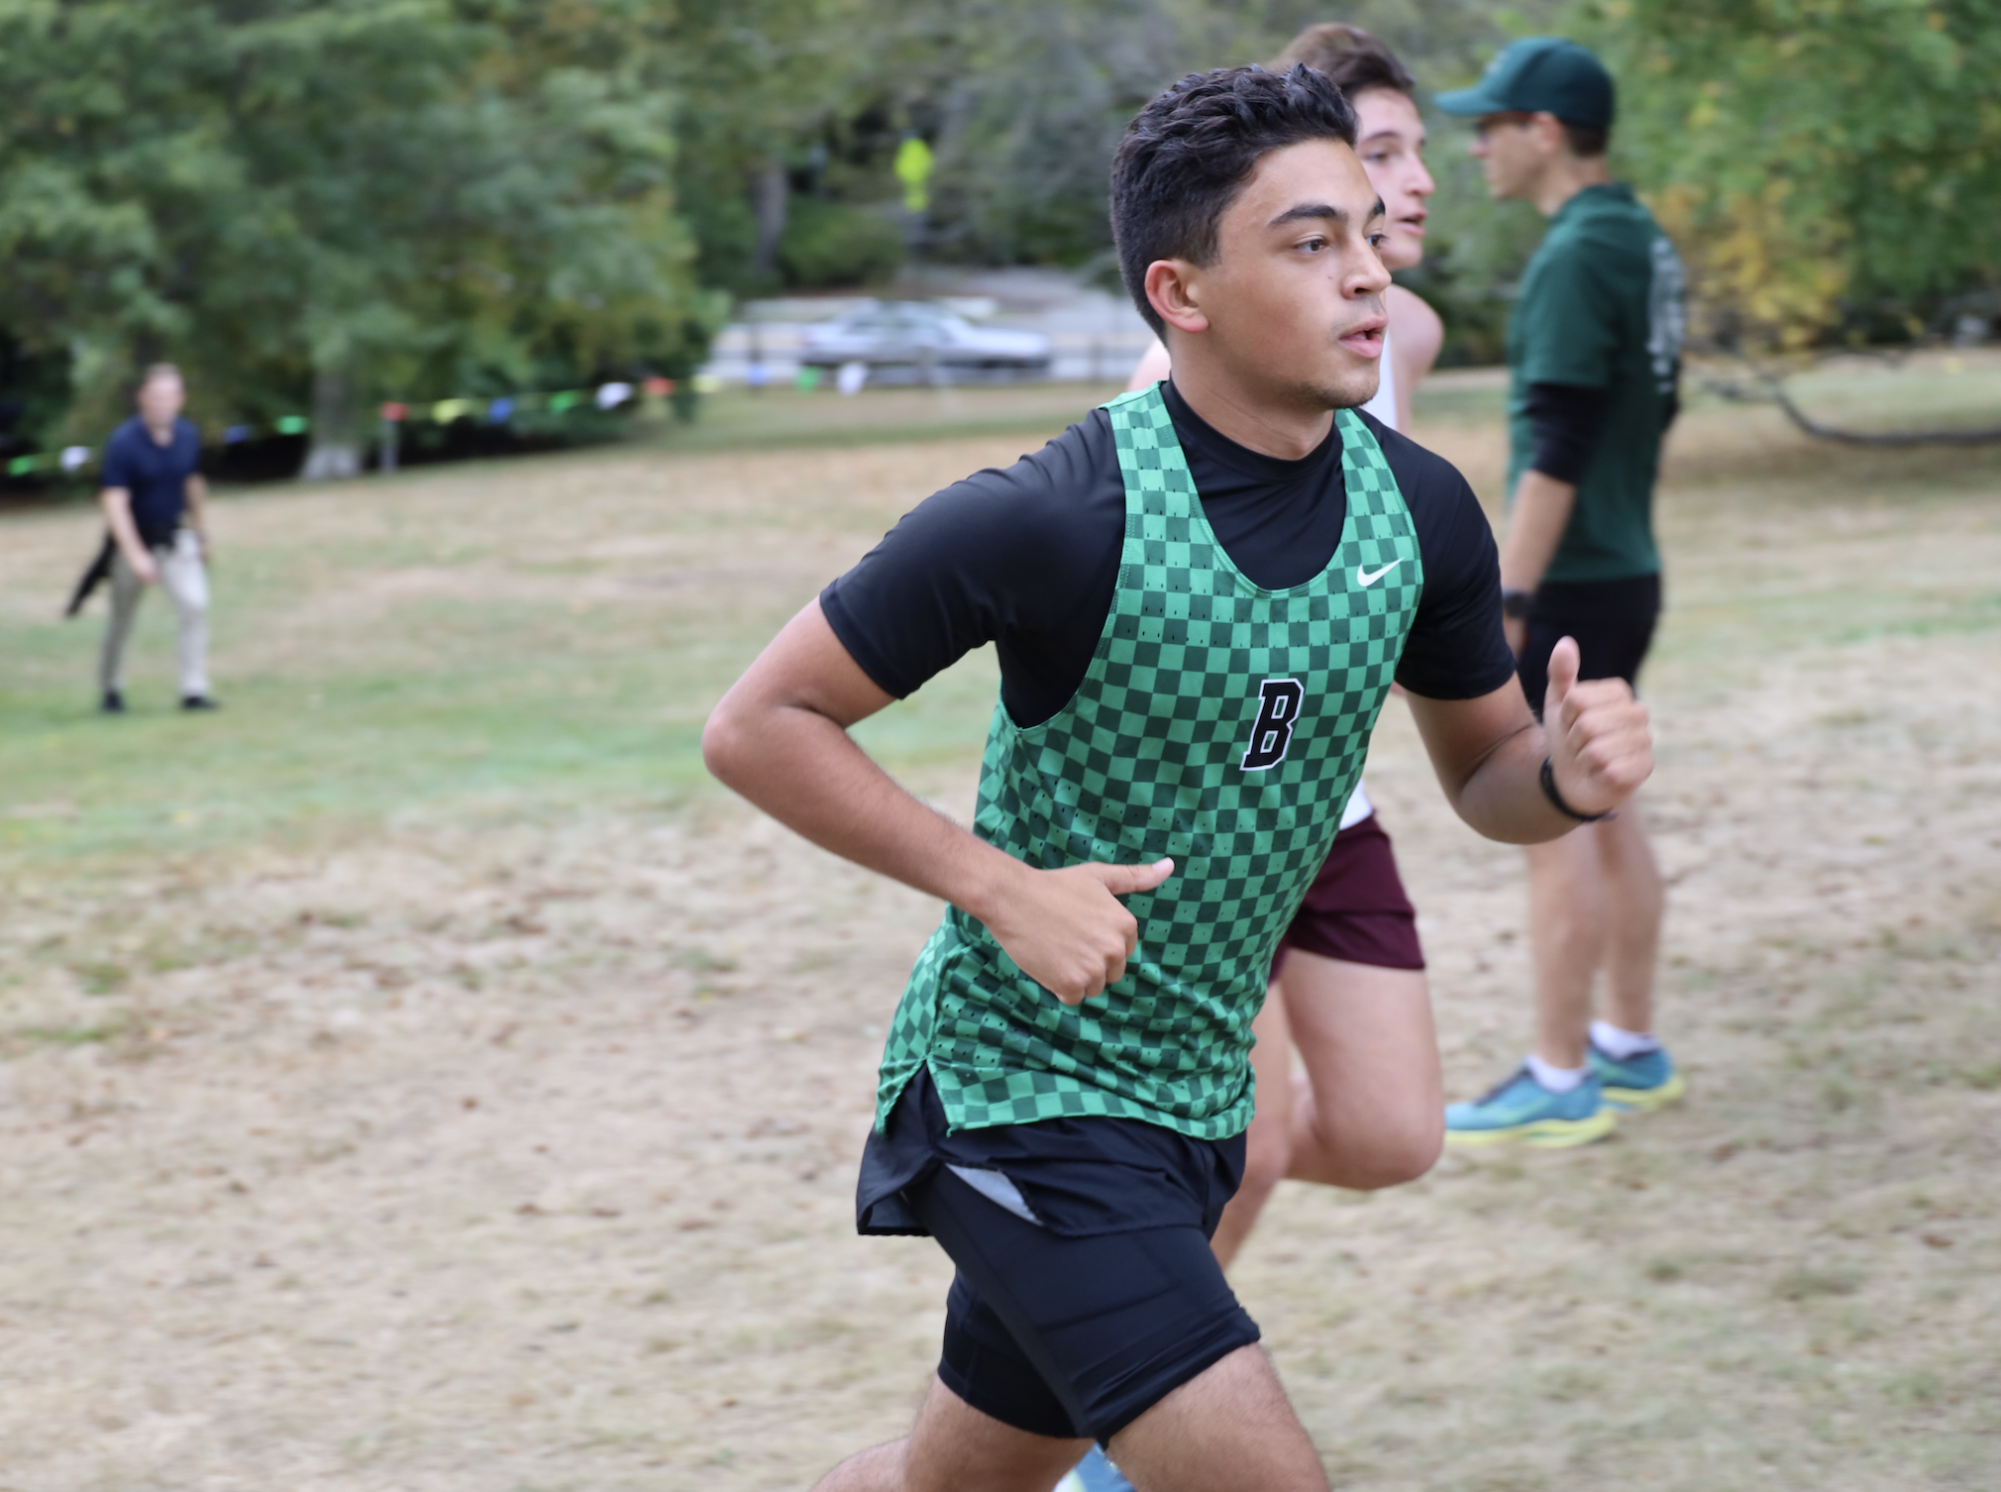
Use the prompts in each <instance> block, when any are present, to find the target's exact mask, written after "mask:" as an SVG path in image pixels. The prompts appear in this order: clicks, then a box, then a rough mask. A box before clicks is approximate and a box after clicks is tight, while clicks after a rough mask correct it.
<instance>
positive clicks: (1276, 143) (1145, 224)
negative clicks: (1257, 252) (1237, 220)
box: [1112, 66, 1355, 335]
mask: <svg viewBox="0 0 2001 1492" xmlns="http://www.w3.org/2000/svg"><path fill="white" fill-rule="evenodd" d="M1302 140H1344V141H1346V142H1347V143H1348V144H1350V145H1353V144H1354V143H1355V110H1354V106H1353V105H1351V104H1350V103H1349V102H1348V97H1347V95H1346V94H1344V93H1343V92H1342V91H1341V90H1340V89H1339V88H1336V87H1335V86H1334V85H1333V84H1332V83H1331V82H1329V81H1328V80H1327V79H1326V78H1325V77H1324V76H1323V75H1321V74H1320V73H1317V72H1315V71H1314V70H1313V69H1312V68H1310V67H1304V66H1300V67H1295V68H1293V69H1292V70H1291V71H1290V72H1287V73H1285V74H1284V75H1283V76H1280V75H1278V74H1275V73H1268V72H1266V71H1265V70H1264V69H1263V68H1261V67H1224V68H1218V69H1217V70H1216V71H1215V72H1209V73H1190V74H1189V75H1188V76H1187V77H1185V78H1183V79H1182V80H1181V81H1180V82H1178V83H1176V84H1175V85H1174V86H1173V87H1172V88H1170V89H1168V90H1167V91H1166V92H1165V93H1163V94H1161V95H1160V97H1158V98H1156V99H1155V100H1154V101H1153V102H1152V103H1150V104H1148V105H1147V106H1146V107H1145V108H1144V109H1142V110H1140V111H1139V115H1138V117H1136V118H1135V119H1134V120H1133V122H1132V124H1131V125H1130V126H1128V127H1127V129H1126V137H1125V139H1123V140H1121V141H1120V142H1119V149H1118V154H1116V155H1115V156H1113V158H1112V239H1113V242H1115V243H1116V244H1117V245H1118V251H1119V274H1120V275H1121V276H1122V277H1123V278H1124V280H1125V283H1126V293H1127V294H1128V295H1130V296H1131V297H1132V298H1133V304H1134V305H1135V306H1137V307H1139V313H1140V315H1142V316H1144V317H1145V318H1146V323H1147V325H1148V326H1151V327H1152V328H1153V329H1154V331H1155V332H1156V333H1159V334H1163V335H1164V333H1165V328H1164V326H1163V324H1162V322H1161V319H1160V316H1159V313H1158V312H1156V311H1155V310H1154V309H1153V306H1152V305H1151V304H1150V303H1149V302H1148V300H1147V298H1146V267H1147V266H1148V265H1149V264H1151V263H1153V262H1154V260H1156V259H1186V260H1188V261H1189V262H1190V263H1192V264H1213V263H1214V262H1215V258H1216V224H1217V222H1218V221H1219V220H1220V219H1221V218H1222V216H1223V214H1224V213H1225V212H1226V211H1228V209H1229V206H1230V203H1231V202H1232V201H1234V200H1235V198H1236V195H1237V192H1238V191H1239V189H1241V188H1242V186H1243V184H1244V183H1245V182H1246V181H1248V180H1249V179H1250V177H1251V173H1252V172H1253V171H1255V170H1256V169H1257V164H1258V161H1259V160H1260V159H1261V158H1262V157H1264V156H1266V155H1268V154H1270V153H1271V152H1272V151H1274V150H1282V149H1284V148H1285V147H1286V146H1288V145H1297V144H1298V143H1299V142H1300V141H1302Z"/></svg>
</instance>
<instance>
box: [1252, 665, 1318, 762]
mask: <svg viewBox="0 0 2001 1492" xmlns="http://www.w3.org/2000/svg"><path fill="white" fill-rule="evenodd" d="M1305 698H1306V691H1305V690H1304V689H1302V688H1300V687H1299V684H1298V681H1297V680H1294V679H1266V680H1265V681H1264V682H1263V683H1262V684H1260V685H1258V723H1257V724H1256V725H1254V726H1252V727H1251V744H1250V745H1249V747H1247V748H1246V749H1245V751H1244V762H1243V767H1244V770H1245V771H1246V772H1262V771H1264V770H1265V769H1266V768H1267V767H1275V766H1277V765H1278V764H1279V763H1280V762H1282V761H1284V760H1285V748H1286V747H1288V746H1290V745H1291V744H1292V728H1293V727H1294V726H1295V725H1297V724H1299V706H1300V704H1301V703H1302V702H1303V701H1304V700H1305Z"/></svg>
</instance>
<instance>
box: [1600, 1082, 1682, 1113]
mask: <svg viewBox="0 0 2001 1492" xmlns="http://www.w3.org/2000/svg"><path fill="white" fill-rule="evenodd" d="M1686 1092H1688V1083H1687V1081H1686V1080H1685V1079H1684V1078H1683V1077H1682V1075H1681V1074H1680V1073H1678V1072H1677V1073H1674V1074H1672V1075H1671V1076H1670V1077H1669V1078H1668V1080H1667V1081H1666V1082H1665V1083H1662V1084H1661V1085H1660V1086H1659V1087H1658V1088H1612V1087H1607V1088H1606V1089H1605V1102H1607V1103H1617V1104H1624V1105H1625V1106H1626V1107H1627V1108H1629V1109H1632V1110H1634V1111H1635V1112H1637V1113H1641V1114H1650V1113H1652V1112H1653V1111H1654V1110H1655V1109H1658V1108H1660V1107H1661V1106H1662V1105H1663V1104H1670V1103H1673V1102H1674V1101H1675V1100H1676V1099H1677V1098H1680V1097H1681V1096H1682V1094H1684V1093H1686Z"/></svg>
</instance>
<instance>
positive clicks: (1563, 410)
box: [1527, 383, 1609, 486]
mask: <svg viewBox="0 0 2001 1492" xmlns="http://www.w3.org/2000/svg"><path fill="white" fill-rule="evenodd" d="M1608 392H1609V391H1608V390H1606V389H1603V388H1584V387H1582V386H1581V385H1578V384H1574V383H1532V384H1530V385H1529V393H1528V405H1527V411H1528V417H1529V425H1530V427H1531V428H1532V429H1533V430H1534V431H1535V456H1534V458H1533V459H1532V460H1531V461H1530V462H1529V469H1530V470H1532V471H1539V472H1541V473H1542V474H1543V475H1544V476H1546V477H1549V478H1551V479H1552V480H1554V481H1558V482H1569V483H1571V484H1572V485H1573V486H1574V485H1575V484H1577V483H1578V482H1580V481H1582V480H1583V479H1584V467H1585V464H1586V463H1587V462H1589V461H1590V459H1591V450H1592V447H1593V446H1595V445H1596V444H1597V442H1598V431H1599V430H1600V429H1601V428H1602V426H1603V424H1604V416H1605V401H1606V398H1607V396H1608Z"/></svg>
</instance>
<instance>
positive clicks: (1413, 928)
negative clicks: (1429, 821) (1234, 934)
mask: <svg viewBox="0 0 2001 1492" xmlns="http://www.w3.org/2000/svg"><path fill="white" fill-rule="evenodd" d="M1294 948H1297V949H1299V950H1300V951H1301V952H1302V953H1317V954H1319V955H1320V956H1321V957H1322V958H1338V959H1341V960H1343V961H1344V962H1347V963H1351V964H1374V965H1376V966H1377V967H1378V968H1383V969H1422V968H1423V967H1424V949H1423V948H1422V947H1421V946H1420V945H1419V943H1418V941H1417V909H1416V908H1415V907H1413V906H1412V905H1411V904H1410V898H1409V897H1408V896H1406V895H1404V889H1403V881H1402V879H1401V878H1400V877H1399V876H1398V875H1397V857H1396V851H1395V850H1394V849H1392V848H1391V846H1390V836H1389V835H1388V834H1387V833H1386V832H1385V831H1384V829H1383V826H1382V822H1381V819H1380V817H1379V816H1378V815H1376V814H1373V813H1372V814H1370V815H1369V816H1368V817H1367V818H1365V819H1363V820H1362V821H1361V822H1360V823H1358V824H1351V825H1350V826H1349V827H1348V828H1346V829H1343V830H1342V831H1341V832H1340V833H1339V834H1336V835H1335V836H1334V845H1333V848H1332V849H1330V850H1328V852H1327V859H1326V861H1325V862H1324V863H1323V864H1322V865H1321V867H1320V874H1319V875H1317V876H1315V877H1314V878H1313V884H1312V885H1311V886H1309V887H1307V890H1306V900H1305V901H1304V902H1303V903H1302V904H1301V905H1300V908H1299V915H1298V916H1296V917H1294V918H1293V919H1292V926H1290V927H1288V928H1287V929H1286V930H1285V936H1284V937H1282V938H1280V939H1279V942H1278V953H1277V955H1276V956H1275V957H1274V958H1273V959H1272V961H1271V972H1272V977H1273V978H1274V979H1276V978H1277V977H1278V971H1279V968H1280V966H1281V965H1282V964H1284V962H1285V955H1286V954H1287V952H1289V951H1290V950H1291V949H1294Z"/></svg>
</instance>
